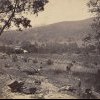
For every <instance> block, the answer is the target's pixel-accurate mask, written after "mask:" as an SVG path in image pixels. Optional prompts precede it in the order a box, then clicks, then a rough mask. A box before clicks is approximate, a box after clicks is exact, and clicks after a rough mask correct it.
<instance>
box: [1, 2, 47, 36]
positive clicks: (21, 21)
mask: <svg viewBox="0 0 100 100" xmlns="http://www.w3.org/2000/svg"><path fill="white" fill-rule="evenodd" d="M47 3H48V0H0V25H1V26H0V35H1V34H2V33H3V31H4V30H5V29H6V28H7V29H9V28H10V27H11V26H12V25H14V26H16V27H17V28H18V29H19V30H21V28H22V27H23V28H28V27H32V26H31V25H30V22H31V20H30V19H28V18H26V17H25V15H26V14H27V13H30V14H36V15H38V12H40V11H44V6H45V5H46V4H47Z"/></svg>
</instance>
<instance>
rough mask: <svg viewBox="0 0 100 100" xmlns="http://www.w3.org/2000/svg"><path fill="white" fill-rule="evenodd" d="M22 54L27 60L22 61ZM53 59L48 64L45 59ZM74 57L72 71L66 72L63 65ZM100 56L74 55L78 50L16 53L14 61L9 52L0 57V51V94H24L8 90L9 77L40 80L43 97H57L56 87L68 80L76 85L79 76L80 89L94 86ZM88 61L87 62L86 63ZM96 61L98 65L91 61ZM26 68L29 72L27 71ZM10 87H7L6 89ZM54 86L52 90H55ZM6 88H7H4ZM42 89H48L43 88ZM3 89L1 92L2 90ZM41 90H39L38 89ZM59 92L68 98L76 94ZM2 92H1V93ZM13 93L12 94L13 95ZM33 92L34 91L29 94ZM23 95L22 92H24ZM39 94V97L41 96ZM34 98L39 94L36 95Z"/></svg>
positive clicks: (10, 79) (65, 83)
mask: <svg viewBox="0 0 100 100" xmlns="http://www.w3.org/2000/svg"><path fill="white" fill-rule="evenodd" d="M22 58H26V59H27V61H24V60H23V59H22ZM35 59H37V62H34V60H35ZM49 59H50V60H52V61H53V64H51V65H48V64H47V61H48V60H49ZM73 60H75V61H76V63H75V64H74V66H73V67H72V69H71V71H72V73H71V74H70V75H69V74H68V73H67V72H66V66H67V64H68V63H69V62H71V61H73ZM99 60H100V57H99V56H97V55H95V56H94V55H91V56H88V57H87V56H84V55H77V54H63V55H60V54H19V55H17V61H15V62H13V61H12V55H10V56H8V55H5V57H3V58H2V54H1V55H0V67H1V69H0V88H1V91H0V94H2V95H3V96H4V97H6V98H11V97H13V98H17V97H18V98H23V95H24V94H17V95H19V96H17V97H15V95H16V94H14V93H13V94H12V93H11V92H10V90H9V89H8V87H7V85H8V82H9V81H12V80H20V81H24V82H25V83H27V84H28V83H31V84H33V81H34V80H35V79H39V80H40V81H41V82H42V85H39V87H42V88H41V89H40V90H41V91H42V92H41V93H42V97H43V98H44V95H46V96H47V95H48V94H49V95H50V93H51V92H53V93H52V94H54V93H55V97H54V95H53V96H51V97H50V96H49V97H47V98H58V97H57V94H59V92H58V90H59V89H60V88H61V87H63V86H67V85H69V84H71V85H72V86H73V87H75V88H77V85H78V82H79V79H81V82H82V89H83V90H84V89H85V88H87V87H89V86H90V87H93V86H94V84H95V75H96V73H97V71H98V69H99V62H100V61H99ZM87 62H88V63H87ZM95 62H97V63H98V66H96V65H94V63H95ZM39 68H42V69H41V70H40V71H39V73H35V74H34V73H31V75H29V72H34V69H36V70H37V69H39ZM27 72H28V73H27ZM43 84H45V85H47V87H45V85H43ZM50 86H51V87H52V88H53V87H55V88H57V90H56V89H52V90H51V92H50V88H51V87H50ZM7 89H8V90H9V91H8V90H7ZM54 90H55V91H54ZM5 91H6V92H5ZM45 91H49V92H50V93H48V92H45ZM1 92H3V93H1ZM38 94H40V93H38ZM67 94H68V93H63V94H62V93H60V95H61V97H59V98H63V96H62V95H65V96H64V97H66V98H67V99H68V97H69V98H78V97H77V96H78V95H77V94H75V93H74V94H73V93H69V95H67ZM2 95H1V96H2ZM12 95H13V96H12ZM32 96H33V95H32ZM32 96H31V97H26V98H34V96H33V97H32ZM24 97H25V96H24ZM42 97H41V98H42ZM37 98H39V97H38V96H37Z"/></svg>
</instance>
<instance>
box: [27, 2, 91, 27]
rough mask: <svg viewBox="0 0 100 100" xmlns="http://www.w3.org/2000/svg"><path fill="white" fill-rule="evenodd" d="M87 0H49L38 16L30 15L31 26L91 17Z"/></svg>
mask: <svg viewBox="0 0 100 100" xmlns="http://www.w3.org/2000/svg"><path fill="white" fill-rule="evenodd" d="M88 1H89V0H49V3H48V4H47V5H46V6H45V11H43V12H41V13H39V16H38V17H36V16H32V15H31V16H30V15H28V17H30V18H31V19H32V25H33V26H41V25H48V24H53V23H57V22H62V21H76V20H83V19H87V18H89V17H91V15H90V13H89V12H88V7H87V5H86V4H87V2H88Z"/></svg>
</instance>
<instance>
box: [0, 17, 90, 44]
mask: <svg viewBox="0 0 100 100" xmlns="http://www.w3.org/2000/svg"><path fill="white" fill-rule="evenodd" d="M91 23H92V18H90V19H86V20H81V21H66V22H59V23H55V24H51V25H47V26H41V27H37V28H32V29H28V30H24V31H22V32H20V31H8V32H5V33H4V34H2V36H1V37H0V41H3V42H5V41H6V42H8V40H11V41H14V40H17V41H24V40H30V41H40V42H46V41H49V42H50V41H53V42H54V41H56V42H65V41H70V40H71V39H72V40H79V39H81V38H82V37H83V35H84V34H87V33H90V32H91V27H90V25H91ZM23 37H24V38H23ZM73 38H74V39H73Z"/></svg>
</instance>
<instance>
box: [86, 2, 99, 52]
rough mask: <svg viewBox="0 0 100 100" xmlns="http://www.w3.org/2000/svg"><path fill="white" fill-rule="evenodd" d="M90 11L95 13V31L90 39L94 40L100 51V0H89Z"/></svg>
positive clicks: (93, 26)
mask: <svg viewBox="0 0 100 100" xmlns="http://www.w3.org/2000/svg"><path fill="white" fill-rule="evenodd" d="M88 7H89V11H90V12H91V13H92V14H93V15H94V20H93V23H92V25H91V27H92V29H93V31H92V34H91V38H89V39H90V40H91V39H92V40H94V42H95V46H96V48H97V49H98V50H99V52H100V0H89V2H88Z"/></svg>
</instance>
